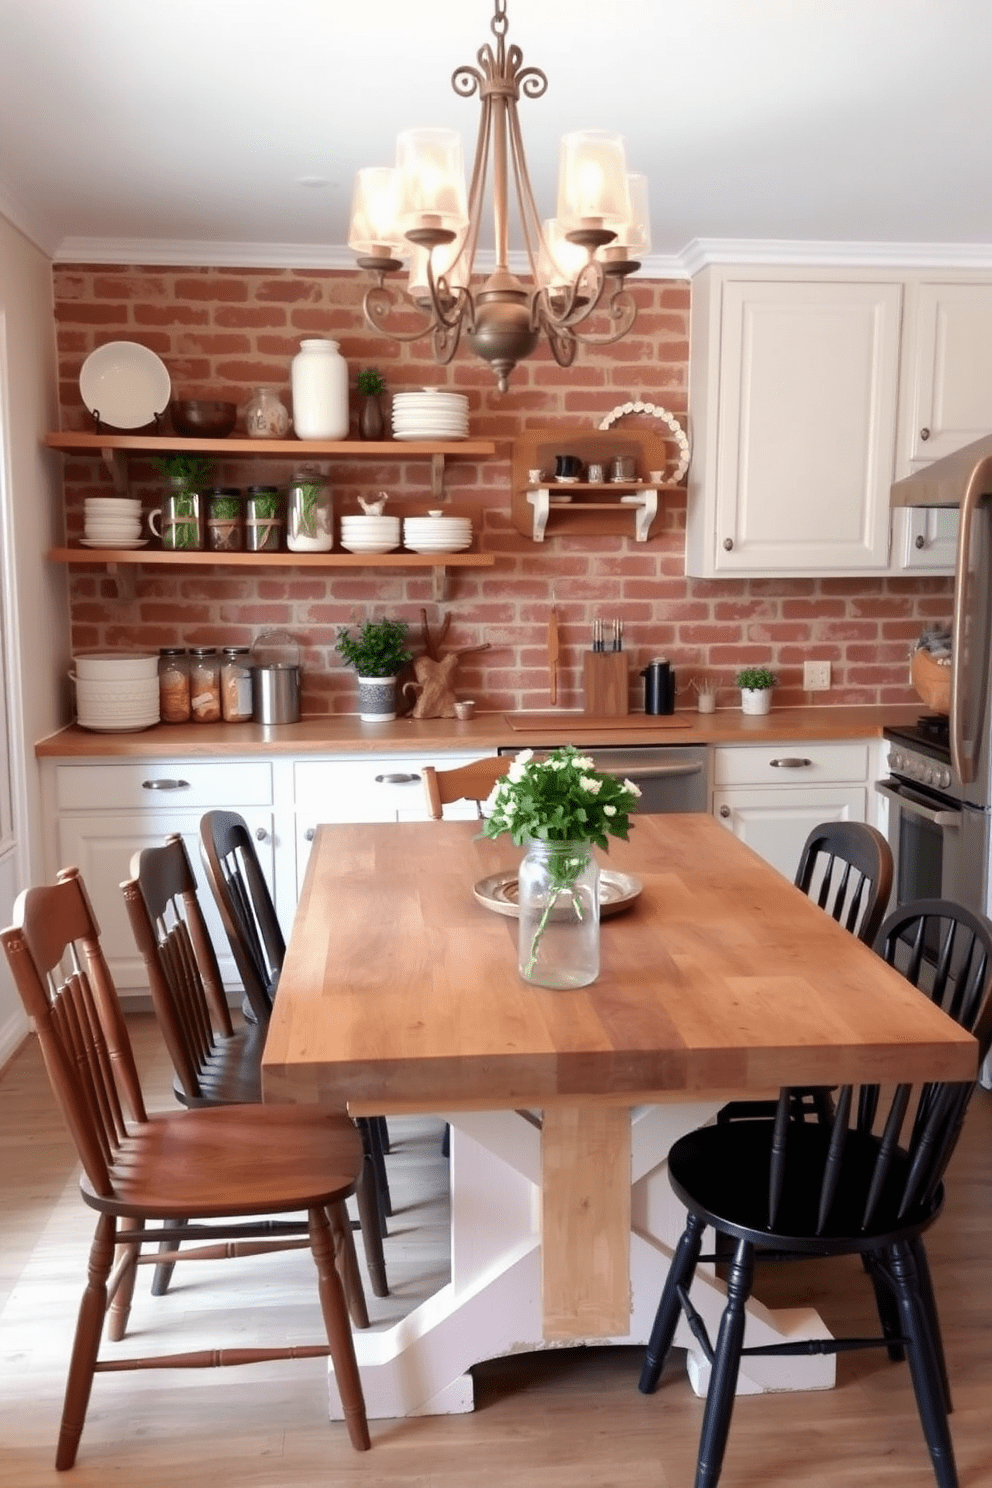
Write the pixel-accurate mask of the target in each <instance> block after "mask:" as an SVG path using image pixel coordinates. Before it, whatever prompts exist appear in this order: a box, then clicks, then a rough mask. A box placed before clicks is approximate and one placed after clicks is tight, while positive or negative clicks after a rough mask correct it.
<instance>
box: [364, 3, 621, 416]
mask: <svg viewBox="0 0 992 1488" xmlns="http://www.w3.org/2000/svg"><path fill="white" fill-rule="evenodd" d="M494 12H495V13H494V15H493V19H492V21H491V22H490V27H491V30H492V32H493V35H494V37H495V39H496V46H495V51H494V50H493V47H492V45H491V44H490V43H488V42H487V43H486V44H485V45H484V46H482V47H480V49H479V51H478V53H477V57H476V60H477V63H478V66H477V67H459V68H458V69H457V70H456V71H455V73H454V74H453V76H452V79H451V84H452V87H453V89H454V91H455V93H456V94H458V95H459V96H460V97H463V98H470V97H471V96H472V95H473V94H475V93H478V95H479V100H480V103H481V115H480V119H479V132H478V136H477V139H476V146H475V159H474V161H473V165H472V175H471V180H470V183H469V186H468V189H467V190H466V187H465V173H464V166H463V160H462V145H461V137H460V135H459V134H458V133H457V132H456V131H454V130H449V129H408V130H405V131H404V132H403V133H402V134H400V135H399V137H398V139H397V143H396V164H395V166H391V167H383V166H373V167H368V168H366V169H364V170H360V171H359V172H358V175H357V176H356V178H355V189H354V195H353V197H352V213H351V228H350V231H349V235H348V243H349V246H350V247H351V248H352V250H353V251H354V252H355V253H356V255H357V259H358V263H359V265H360V267H362V268H363V269H370V270H371V271H372V272H373V274H374V275H375V283H374V285H373V286H372V287H371V288H370V289H369V290H368V292H367V294H366V296H365V315H366V319H367V320H368V322H369V324H370V325H372V326H373V327H374V328H375V329H376V330H378V331H381V332H382V333H383V334H384V335H388V336H391V337H393V338H394V339H396V340H399V341H416V340H419V339H421V338H422V337H424V336H429V337H430V338H431V343H432V350H433V355H434V359H435V361H437V362H438V363H439V364H441V365H445V364H446V363H448V362H450V361H451V359H452V357H453V356H454V355H455V352H456V351H457V349H458V345H459V342H460V340H461V337H462V334H463V333H464V334H465V336H466V338H467V340H468V342H469V345H470V346H471V348H472V350H473V351H474V352H475V354H476V355H477V356H479V357H481V358H482V359H483V360H484V361H486V362H488V363H489V364H490V366H491V367H492V369H493V372H494V373H495V374H496V379H497V382H498V385H499V388H500V391H501V392H505V391H506V388H507V380H508V378H509V376H510V373H511V372H512V371H513V368H514V367H515V366H516V365H517V363H518V362H520V361H523V360H524V358H525V357H528V356H530V354H531V352H532V351H533V350H534V349H535V347H536V346H537V345H538V343H539V342H540V340H541V337H542V335H543V336H545V337H546V338H547V342H548V345H549V347H550V350H551V353H552V355H553V356H554V358H555V361H556V362H557V363H558V364H559V366H562V367H568V366H571V364H572V362H573V361H574V360H575V354H576V350H577V347H578V344H579V343H580V342H582V343H584V344H586V345H598V346H605V345H609V344H610V343H611V342H613V341H619V340H620V338H621V337H622V336H625V335H626V334H627V332H628V331H629V330H630V328H631V326H632V325H633V324H634V319H635V316H636V307H635V305H634V301H633V297H632V296H631V294H630V293H629V291H628V290H627V288H626V285H625V279H626V276H627V275H628V274H632V273H634V272H635V270H637V269H638V268H640V259H641V257H642V256H643V255H644V254H645V253H646V252H648V251H649V249H650V240H649V235H648V234H649V229H648V200H647V180H646V178H645V177H644V176H641V175H632V174H629V173H628V171H627V164H626V157H625V153H624V145H623V140H622V139H621V138H620V136H619V135H616V134H609V133H607V132H605V131H602V130H592V129H587V130H580V131H578V132H577V133H574V134H567V135H565V136H564V137H563V138H562V141H561V154H560V167H559V178H558V204H557V216H556V217H555V218H553V219H550V220H545V221H544V222H543V223H542V221H541V217H540V213H539V212H538V209H537V205H536V203H535V201H534V193H533V190H532V188H531V183H530V176H529V173H528V170H527V162H526V159H525V157H524V147H523V138H522V135H521V131H520V121H519V118H518V115H517V103H518V101H519V99H520V95H521V93H523V95H524V96H525V97H526V98H540V97H541V96H542V94H543V93H545V91H546V90H547V86H548V80H547V77H546V75H545V74H544V73H543V72H541V71H540V69H539V68H536V67H524V65H523V53H522V52H521V50H520V48H519V47H517V46H508V45H507V43H506V32H507V19H506V0H494ZM487 183H489V185H490V191H491V197H487ZM511 184H512V192H513V197H514V198H515V201H516V215H517V218H518V222H519V230H520V233H521V236H522V239H523V248H524V250H525V252H526V256H527V260H528V264H529V280H528V282H524V281H522V280H521V279H519V278H518V277H517V276H516V275H515V274H513V273H511V271H510V268H509V239H510V222H509V219H510V210H511V196H510V193H511ZM487 209H488V211H489V212H491V216H492V225H493V233H494V237H495V267H494V269H493V272H492V273H491V274H489V275H487V276H486V277H485V278H484V279H482V280H481V281H480V280H478V279H475V278H474V265H475V257H476V251H477V249H478V244H479V233H480V229H481V226H482V220H483V216H484V214H485V213H486V211H487ZM404 268H405V269H406V270H407V272H408V276H409V277H408V279H407V285H406V295H405V297H404V296H403V295H400V294H397V293H395V292H394V290H393V289H392V288H391V287H390V286H387V284H386V277H387V276H388V275H393V274H396V273H398V272H399V271H400V270H402V269H404ZM411 304H412V306H414V307H415V308H416V311H417V314H418V324H417V326H416V327H415V328H414V329H410V328H409V315H408V314H407V315H406V316H404V315H402V313H399V314H398V312H402V311H403V310H404V309H405V310H406V311H407V312H408V311H409V309H410V307H411ZM596 311H599V312H600V313H599V315H598V317H597V320H598V327H597V328H596V329H593V328H592V327H589V328H587V327H586V325H585V323H586V322H587V321H589V320H590V318H591V317H592V316H593V315H594V312H596ZM394 317H396V318H394Z"/></svg>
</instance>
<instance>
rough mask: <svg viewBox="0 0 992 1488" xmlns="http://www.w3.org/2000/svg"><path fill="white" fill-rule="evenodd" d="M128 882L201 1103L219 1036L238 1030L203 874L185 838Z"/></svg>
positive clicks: (155, 988)
mask: <svg viewBox="0 0 992 1488" xmlns="http://www.w3.org/2000/svg"><path fill="white" fill-rule="evenodd" d="M131 875H132V876H131V878H130V879H129V880H128V881H127V882H126V883H123V884H121V892H122V893H123V895H124V901H125V903H126V905H127V912H128V918H129V919H130V921H131V930H132V932H133V934H134V940H135V944H136V945H137V947H138V950H139V951H140V952H141V955H142V958H143V960H144V963H145V969H146V971H147V972H148V982H149V986H150V987H151V994H152V1004H153V1006H154V1008H155V1016H156V1018H157V1019H158V1023H159V1027H160V1028H161V1030H162V1034H163V1037H164V1039H165V1043H166V1047H167V1049H168V1050H169V1055H170V1058H171V1059H172V1063H173V1065H174V1066H175V1070H176V1074H177V1076H178V1077H179V1084H180V1086H181V1095H182V1098H183V1099H185V1100H186V1101H188V1102H191V1103H192V1102H196V1101H199V1100H200V1099H201V1098H203V1096H204V1094H205V1092H204V1090H203V1088H202V1084H201V1081H202V1079H203V1076H204V1073H205V1072H206V1070H207V1068H208V1066H209V1063H210V1059H211V1056H212V1055H213V1054H214V1052H215V1048H216V1037H217V1036H218V1035H219V1036H220V1037H226V1038H230V1037H231V1036H232V1035H233V1032H234V1029H233V1025H232V1023H231V1015H230V1012H229V1011H228V1007H227V1001H226V999H225V997H224V987H223V983H222V981H221V975H220V970H219V968H218V966H217V957H216V955H215V954H214V948H213V944H212V942H211V940H210V935H209V933H208V931H207V927H206V924H205V923H204V919H203V913H202V911H201V909H200V904H199V900H198V899H197V897H196V876H195V874H194V872H193V866H192V864H191V863H190V860H189V856H188V854H187V852H186V845H185V843H184V842H183V840H182V838H181V837H179V836H176V835H173V836H170V837H167V838H166V840H165V845H164V846H163V847H147V848H145V849H144V850H143V851H142V852H137V853H135V855H134V857H133V858H132V859H131Z"/></svg>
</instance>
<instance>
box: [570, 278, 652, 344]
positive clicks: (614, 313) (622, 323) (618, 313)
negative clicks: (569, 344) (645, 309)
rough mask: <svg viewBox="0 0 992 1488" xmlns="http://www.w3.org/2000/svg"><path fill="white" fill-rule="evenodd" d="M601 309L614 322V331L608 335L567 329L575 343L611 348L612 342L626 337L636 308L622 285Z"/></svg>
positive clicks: (631, 296)
mask: <svg viewBox="0 0 992 1488" xmlns="http://www.w3.org/2000/svg"><path fill="white" fill-rule="evenodd" d="M603 309H604V312H605V314H606V315H607V316H608V317H609V319H610V320H612V321H613V322H614V326H615V329H614V330H613V331H612V332H610V334H608V335H607V334H605V333H604V334H595V333H593V332H591V331H577V330H575V329H574V327H572V326H570V327H569V329H570V330H571V332H572V335H573V336H574V337H575V339H576V341H581V343H582V345H583V346H612V344H613V342H614V341H619V340H620V339H621V338H622V337H623V336H626V334H627V332H628V331H629V330H630V328H631V326H632V325H633V324H634V321H635V320H636V319H637V306H636V304H635V303H634V296H633V295H632V294H631V293H630V290H629V289H627V288H625V287H624V286H623V285H620V286H619V287H618V288H617V289H616V291H615V292H614V293H613V294H612V295H611V296H610V301H609V304H608V305H605V306H604V307H603Z"/></svg>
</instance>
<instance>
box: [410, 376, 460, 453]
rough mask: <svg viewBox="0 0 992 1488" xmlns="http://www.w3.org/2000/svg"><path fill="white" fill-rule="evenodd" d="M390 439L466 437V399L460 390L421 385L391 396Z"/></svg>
mask: <svg viewBox="0 0 992 1488" xmlns="http://www.w3.org/2000/svg"><path fill="white" fill-rule="evenodd" d="M393 438H394V439H438V440H449V439H467V438H468V399H467V398H466V397H465V395H464V393H442V392H441V391H440V390H439V389H438V388H421V390H420V391H419V392H416V393H395V394H394V395H393Z"/></svg>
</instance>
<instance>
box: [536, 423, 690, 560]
mask: <svg viewBox="0 0 992 1488" xmlns="http://www.w3.org/2000/svg"><path fill="white" fill-rule="evenodd" d="M564 454H568V455H576V456H577V457H578V458H579V460H581V461H582V463H583V465H589V464H590V463H591V462H594V461H595V462H597V463H599V464H601V465H603V466H604V468H608V467H609V464H610V462H611V460H613V459H615V458H616V457H617V456H628V457H630V458H632V459H633V460H634V462H635V469H636V471H637V478H636V479H635V480H630V481H617V482H614V481H605V482H598V483H597V484H595V485H593V484H590V483H589V482H587V481H575V482H569V483H568V484H567V485H565V484H558V483H557V482H555V480H554V479H553V474H554V467H555V459H556V456H557V455H564ZM671 463H672V462H671V457H670V454H669V451H668V449H667V448H666V445H665V441H664V439H663V438H660V437H659V436H658V435H657V434H655V433H654V432H653V431H652V430H648V429H637V428H635V429H626V430H621V429H608V430H600V429H590V430H586V429H581V428H578V429H577V428H575V427H574V426H565V427H562V428H560V429H532V430H530V431H529V432H528V433H527V434H524V435H522V436H521V438H519V439H517V440H515V441H514V445H513V473H512V482H513V484H512V489H511V496H510V515H511V516H512V518H513V525H514V526H515V527H516V529H517V531H518V532H522V533H523V534H524V536H525V537H529V538H531V539H532V540H533V541H534V542H544V540H545V538H547V537H554V536H557V535H562V536H569V537H572V536H577V535H579V534H581V535H582V536H599V537H604V536H608V535H623V534H625V533H626V534H629V535H630V536H632V537H634V538H635V540H636V541H637V542H646V541H647V539H648V538H649V537H650V536H651V535H652V530H653V528H654V526H655V523H656V521H657V517H658V505H659V497H660V496H662V495H665V494H668V493H671V494H674V493H676V492H678V493H680V494H681V493H683V492H684V489H685V488H684V487H683V486H672V485H666V484H665V483H664V481H663V480H662V481H658V482H654V481H651V480H650V479H649V473H650V472H651V471H654V470H658V471H661V472H662V473H664V471H665V468H666V465H671ZM533 471H540V472H541V475H540V479H539V481H535V480H532V479H531V474H532V472H533Z"/></svg>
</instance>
